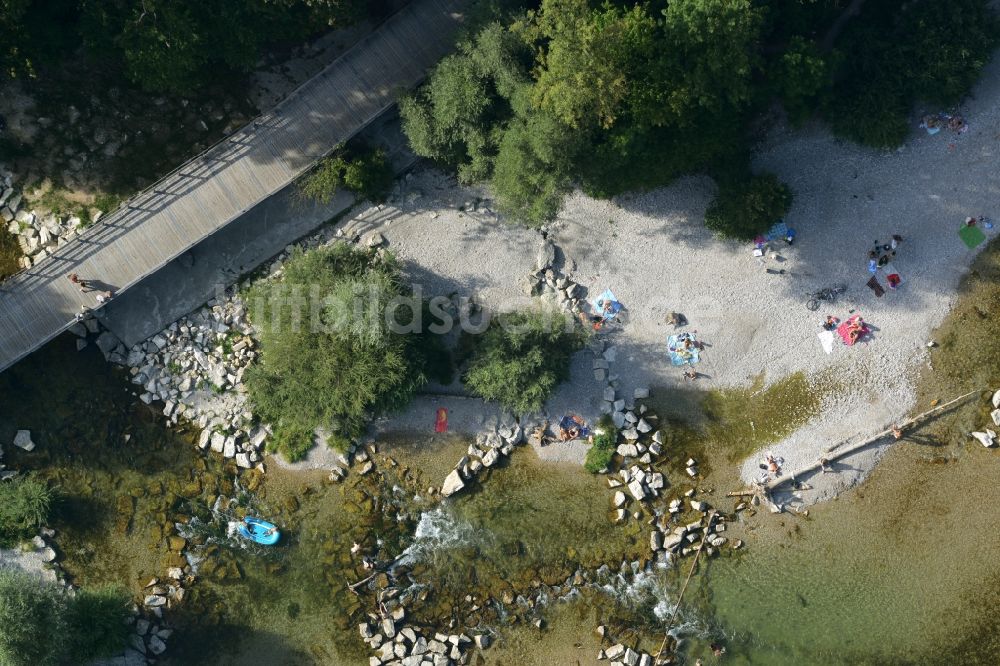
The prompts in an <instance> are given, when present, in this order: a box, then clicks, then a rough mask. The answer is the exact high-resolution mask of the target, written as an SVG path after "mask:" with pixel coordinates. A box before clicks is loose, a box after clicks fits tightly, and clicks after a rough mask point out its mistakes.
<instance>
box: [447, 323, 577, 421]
mask: <svg viewBox="0 0 1000 666" xmlns="http://www.w3.org/2000/svg"><path fill="white" fill-rule="evenodd" d="M584 339H585V334H584V333H583V331H582V329H581V328H580V327H579V325H578V324H577V323H576V321H575V320H573V319H570V318H568V317H566V316H565V315H563V314H561V313H560V314H555V313H544V312H515V313H510V314H505V315H501V316H500V317H496V318H494V319H493V321H492V322H491V323H490V326H489V328H487V330H486V332H485V333H483V334H482V335H479V336H477V337H476V338H474V339H473V340H472V354H471V358H470V361H469V368H468V370H467V371H466V373H465V377H464V381H465V384H466V385H467V386H468V388H469V390H471V391H472V392H473V393H474V394H475V395H478V396H479V397H481V398H484V399H486V400H496V401H497V402H499V403H500V404H501V405H503V407H504V408H505V409H508V410H510V411H512V412H514V413H515V414H526V413H530V412H537V411H538V410H540V409H541V408H542V405H544V404H545V401H546V400H547V399H548V397H549V396H550V395H551V394H552V391H553V390H554V389H555V387H556V386H558V385H559V383H560V382H562V381H563V380H565V379H566V378H567V377H568V376H569V362H570V357H571V356H572V355H573V352H575V351H576V350H578V349H580V347H581V346H582V345H583V342H584Z"/></svg>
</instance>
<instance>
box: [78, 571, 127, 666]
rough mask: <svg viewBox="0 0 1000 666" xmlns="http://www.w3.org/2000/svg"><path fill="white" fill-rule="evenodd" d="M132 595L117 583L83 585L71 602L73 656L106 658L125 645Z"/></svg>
mask: <svg viewBox="0 0 1000 666" xmlns="http://www.w3.org/2000/svg"><path fill="white" fill-rule="evenodd" d="M131 601H132V600H131V598H130V597H129V594H128V592H127V591H125V590H124V589H123V588H121V587H117V586H104V587H99V588H96V589H88V588H82V589H80V590H78V591H77V593H76V596H75V597H74V598H73V600H72V602H71V603H70V605H69V613H68V617H67V622H68V624H69V640H70V642H71V643H72V645H73V650H72V654H73V658H74V660H79V661H80V662H86V661H89V660H91V659H96V658H99V657H105V656H108V655H110V654H112V653H114V652H115V651H117V650H120V649H121V646H122V645H124V644H125V640H126V638H127V637H128V632H129V629H128V625H127V624H125V622H124V620H125V618H126V617H128V614H129V606H130V604H131Z"/></svg>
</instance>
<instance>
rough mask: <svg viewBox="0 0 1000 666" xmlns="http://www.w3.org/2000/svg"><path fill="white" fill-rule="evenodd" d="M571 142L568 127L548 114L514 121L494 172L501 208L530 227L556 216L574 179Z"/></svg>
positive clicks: (504, 141) (494, 184) (506, 136)
mask: <svg viewBox="0 0 1000 666" xmlns="http://www.w3.org/2000/svg"><path fill="white" fill-rule="evenodd" d="M571 141H572V139H571V136H570V134H569V132H568V130H567V128H566V126H565V125H563V124H562V123H560V122H558V121H557V120H556V119H555V118H553V117H552V116H550V115H548V114H545V113H536V114H534V115H532V116H530V117H529V118H527V119H522V118H518V119H516V120H515V121H514V122H512V123H511V125H510V127H509V128H508V129H507V131H506V132H505V133H504V135H503V140H502V142H501V143H500V152H499V154H498V155H497V160H496V165H495V168H494V172H493V181H492V184H493V192H494V194H495V195H496V197H497V203H498V205H499V207H500V209H501V210H503V211H504V212H506V213H508V214H510V215H512V216H514V217H515V218H516V219H519V220H521V221H523V222H524V223H526V224H528V225H530V226H540V225H541V224H543V223H544V222H545V221H546V220H550V219H552V218H553V217H555V216H556V213H558V212H559V208H560V207H561V206H562V199H563V196H564V195H565V193H566V192H567V191H568V190H569V188H570V184H571V182H572V181H571V180H570V168H571V167H570V162H569V159H568V154H569V152H570V151H571V148H570V146H571Z"/></svg>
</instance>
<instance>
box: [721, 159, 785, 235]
mask: <svg viewBox="0 0 1000 666" xmlns="http://www.w3.org/2000/svg"><path fill="white" fill-rule="evenodd" d="M791 203H792V195H791V192H789V190H788V187H786V186H785V184H784V183H782V182H781V181H779V180H778V179H777V178H776V177H775V176H773V175H772V174H763V175H759V176H751V177H749V178H748V179H746V180H736V181H729V180H723V181H722V182H720V183H719V192H718V194H716V196H715V199H714V200H713V201H712V203H711V205H709V207H708V210H706V211H705V226H707V227H708V228H709V229H711V230H712V231H714V232H716V233H718V234H719V235H721V236H724V237H726V238H735V239H739V240H749V239H751V238H753V237H754V236H756V235H757V234H760V233H763V232H765V231H767V230H768V229H769V228H770V227H771V226H772V225H773V224H774V223H775V222H777V221H778V220H779V219H781V217H783V216H784V215H785V213H787V212H788V208H789V206H791Z"/></svg>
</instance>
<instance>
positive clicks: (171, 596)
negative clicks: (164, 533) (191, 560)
mask: <svg viewBox="0 0 1000 666" xmlns="http://www.w3.org/2000/svg"><path fill="white" fill-rule="evenodd" d="M175 541H176V542H177V543H174V542H175ZM170 545H171V550H173V551H175V552H180V551H181V550H183V548H184V546H186V545H187V542H186V540H185V539H184V538H183V537H171V544H170ZM178 546H179V547H178ZM193 582H194V572H193V570H192V568H191V565H190V564H187V565H184V566H183V567H171V568H170V569H168V570H167V575H166V577H165V578H163V579H162V580H161V579H159V578H153V579H152V580H150V581H149V582H148V583H146V587H145V592H144V595H145V596H144V597H143V600H142V605H143V607H144V608H145V609H146V611H147V612H148V613H150V614H151V615H153V616H155V617H157V618H162V617H163V611H164V609H168V610H172V609H174V608H176V607H178V606H180V605H181V604H182V603H183V602H184V598H185V596H187V588H186V587H185V586H190V585H191V584H192V583H193Z"/></svg>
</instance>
